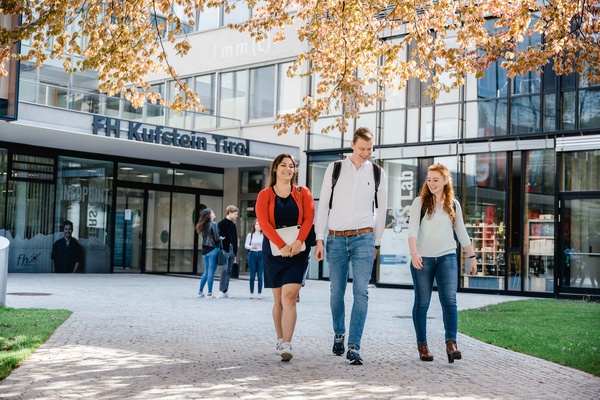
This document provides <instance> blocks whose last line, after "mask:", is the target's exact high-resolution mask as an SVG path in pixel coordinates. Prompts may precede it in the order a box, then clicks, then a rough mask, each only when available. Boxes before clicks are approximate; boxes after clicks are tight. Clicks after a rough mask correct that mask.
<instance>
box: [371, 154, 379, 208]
mask: <svg viewBox="0 0 600 400" xmlns="http://www.w3.org/2000/svg"><path fill="white" fill-rule="evenodd" d="M372 164H373V178H374V179H375V208H379V202H378V201H377V191H378V190H379V183H380V182H381V167H380V166H379V165H377V164H375V163H372Z"/></svg>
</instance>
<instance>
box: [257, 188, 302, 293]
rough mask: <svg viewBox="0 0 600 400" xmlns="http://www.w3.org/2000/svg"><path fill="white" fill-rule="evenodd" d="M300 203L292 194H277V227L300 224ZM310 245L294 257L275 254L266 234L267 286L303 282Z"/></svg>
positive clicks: (275, 214) (264, 253)
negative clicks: (282, 195)
mask: <svg viewBox="0 0 600 400" xmlns="http://www.w3.org/2000/svg"><path fill="white" fill-rule="evenodd" d="M298 215H299V212H298V205H297V204H296V202H295V201H294V198H293V197H292V196H291V195H290V196H288V197H286V198H282V197H279V196H277V195H276V196H275V213H274V216H275V224H276V226H275V227H276V228H282V227H284V226H293V225H298ZM309 256H310V247H309V246H306V250H304V251H301V252H300V253H298V254H296V255H295V256H293V257H281V256H274V255H273V254H272V253H271V244H270V243H269V239H268V238H267V237H266V236H265V237H264V239H263V261H264V267H265V287H267V288H278V287H281V286H283V285H285V284H286V283H300V284H301V283H302V280H303V279H304V273H305V272H306V268H307V267H308V257H309Z"/></svg>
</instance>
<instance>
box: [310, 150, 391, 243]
mask: <svg viewBox="0 0 600 400" xmlns="http://www.w3.org/2000/svg"><path fill="white" fill-rule="evenodd" d="M333 164H334V163H331V164H329V165H328V166H327V170H326V171H325V176H324V177H323V185H322V186H321V193H320V195H319V208H318V210H317V217H316V221H315V233H316V237H317V240H319V239H324V238H325V235H326V234H327V233H328V232H326V229H330V230H334V231H346V230H350V229H361V228H373V231H374V233H375V245H376V246H377V245H379V243H380V240H381V236H382V235H383V230H384V229H385V214H386V207H387V175H386V173H385V171H384V170H383V168H381V178H380V182H379V189H378V191H377V202H378V205H379V207H378V208H375V178H374V176H373V165H372V163H371V162H370V161H366V162H364V163H363V164H362V165H361V166H360V168H358V169H356V167H355V166H354V164H353V163H352V161H350V158H349V157H346V158H345V159H344V160H342V168H341V170H340V176H339V177H338V180H337V183H336V185H335V189H334V191H333V203H332V206H331V210H330V209H329V198H330V196H331V180H332V174H333Z"/></svg>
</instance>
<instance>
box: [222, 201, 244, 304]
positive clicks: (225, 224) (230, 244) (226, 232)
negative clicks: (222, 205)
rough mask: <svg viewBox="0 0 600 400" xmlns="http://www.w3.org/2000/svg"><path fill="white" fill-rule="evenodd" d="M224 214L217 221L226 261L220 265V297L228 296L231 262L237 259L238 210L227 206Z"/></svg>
mask: <svg viewBox="0 0 600 400" xmlns="http://www.w3.org/2000/svg"><path fill="white" fill-rule="evenodd" d="M225 212H226V214H227V215H226V216H225V218H223V219H222V220H221V221H219V224H218V226H219V232H220V233H221V237H222V238H223V249H225V251H226V252H227V263H226V264H225V265H222V266H221V278H220V280H219V290H220V291H221V298H228V297H230V296H229V293H227V291H228V290H229V280H230V279H231V271H232V270H233V263H234V262H236V260H237V250H238V239H237V226H236V225H235V220H236V219H237V217H238V213H239V210H238V208H237V207H236V206H232V205H230V206H227V209H226V210H225Z"/></svg>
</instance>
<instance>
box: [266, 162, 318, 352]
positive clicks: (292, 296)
mask: <svg viewBox="0 0 600 400" xmlns="http://www.w3.org/2000/svg"><path fill="white" fill-rule="evenodd" d="M297 176H298V171H297V169H296V161H295V160H294V157H292V156H291V155H289V154H280V155H278V156H277V157H276V158H275V159H274V160H273V163H272V164H271V170H270V172H269V187H267V188H266V189H263V190H261V191H260V193H259V194H258V198H257V200H256V216H257V217H258V222H259V224H260V227H261V228H262V230H263V233H264V235H265V238H264V240H263V247H262V249H263V256H264V257H263V261H264V264H265V287H268V288H271V289H272V291H273V323H274V325H275V332H276V334H277V346H276V350H277V352H278V353H279V355H280V356H281V360H282V361H289V360H291V359H292V357H293V355H292V337H293V335H294V328H295V326H296V318H297V314H296V299H297V298H298V293H299V292H300V288H301V286H302V279H303V278H304V273H305V271H306V268H307V267H308V257H309V255H310V246H309V245H308V244H306V243H305V242H306V239H307V237H308V236H309V233H310V232H311V229H312V225H313V218H314V215H315V203H314V200H313V197H312V194H311V193H310V190H308V188H306V187H303V186H302V187H299V186H297V185H296V182H297ZM295 225H299V226H300V229H298V233H297V237H296V240H295V241H293V242H292V243H290V244H288V243H286V242H285V241H284V240H283V239H282V238H281V236H279V233H277V231H276V229H279V228H283V227H291V226H295ZM271 242H272V243H273V245H274V246H275V247H276V248H277V249H279V251H280V252H281V255H273V251H272V250H271ZM303 244H304V245H305V249H304V250H302V247H303ZM276 254H277V253H276Z"/></svg>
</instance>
